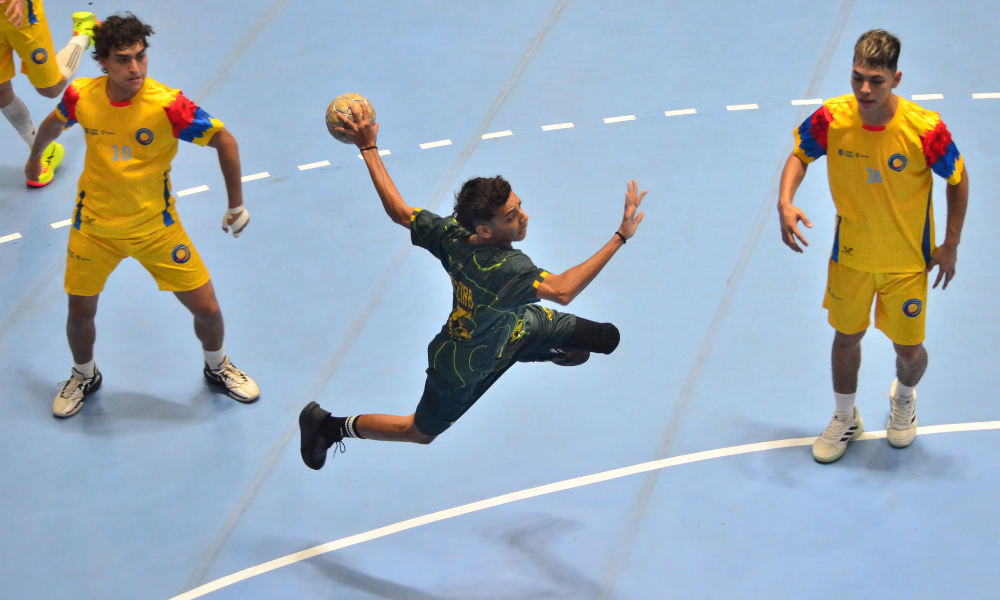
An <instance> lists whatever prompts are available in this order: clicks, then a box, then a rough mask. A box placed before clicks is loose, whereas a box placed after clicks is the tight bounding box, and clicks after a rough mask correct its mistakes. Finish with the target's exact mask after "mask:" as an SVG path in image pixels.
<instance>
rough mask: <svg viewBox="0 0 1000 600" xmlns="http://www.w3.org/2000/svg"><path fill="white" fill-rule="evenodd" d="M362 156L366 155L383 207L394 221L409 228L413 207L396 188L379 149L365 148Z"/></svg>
mask: <svg viewBox="0 0 1000 600" xmlns="http://www.w3.org/2000/svg"><path fill="white" fill-rule="evenodd" d="M361 156H362V157H364V159H365V164H366V165H368V174H369V175H371V178H372V184H373V185H374V186H375V191H376V192H378V197H379V199H380V200H382V208H384V209H385V213H386V214H387V215H389V218H390V219H392V220H393V222H395V223H398V224H400V225H402V226H403V227H406V228H409V227H410V215H411V214H413V209H412V208H410V207H409V206H407V205H406V202H403V196H401V195H400V193H399V190H397V189H396V184H394V183H393V182H392V177H389V172H388V171H387V170H386V169H385V165H384V164H383V163H382V157H381V156H379V155H378V149H376V148H372V149H371V150H365V151H364V152H362V153H361Z"/></svg>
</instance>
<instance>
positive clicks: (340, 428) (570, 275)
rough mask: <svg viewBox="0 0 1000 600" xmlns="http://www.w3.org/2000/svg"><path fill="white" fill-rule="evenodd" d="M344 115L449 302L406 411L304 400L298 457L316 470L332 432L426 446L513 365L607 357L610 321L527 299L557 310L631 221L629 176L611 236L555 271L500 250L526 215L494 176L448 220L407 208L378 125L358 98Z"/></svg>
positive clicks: (520, 229) (638, 198)
mask: <svg viewBox="0 0 1000 600" xmlns="http://www.w3.org/2000/svg"><path fill="white" fill-rule="evenodd" d="M350 110H351V114H352V115H353V119H354V122H351V121H346V122H345V123H344V127H343V129H342V130H339V131H343V132H345V133H346V134H348V135H349V136H350V137H351V139H352V140H353V141H354V143H355V144H357V146H358V148H359V149H360V150H361V154H362V156H363V157H364V159H365V164H367V165H368V172H369V174H370V175H371V179H372V183H374V184H375V190H376V191H377V192H378V195H379V198H381V200H382V207H383V208H384V209H385V212H386V213H387V214H388V215H389V218H390V219H392V221H393V222H394V223H396V224H397V225H401V226H403V227H405V228H407V229H409V230H410V240H411V241H412V242H413V244H414V245H416V246H420V247H421V248H424V249H426V250H428V251H429V252H430V253H431V254H433V255H434V256H435V258H437V259H439V260H440V261H441V266H442V267H444V269H445V271H447V273H448V275H450V276H451V282H452V289H453V291H454V300H453V302H452V313H451V317H450V318H449V319H448V322H447V323H446V324H445V325H444V327H443V328H442V329H441V332H440V333H438V334H437V336H436V337H435V338H434V340H433V341H432V342H431V343H430V346H429V347H428V349H427V352H428V362H429V366H428V369H427V380H426V383H425V384H424V393H423V396H422V397H421V398H420V402H419V403H418V404H417V409H416V412H415V413H414V414H411V415H408V416H395V415H377V414H364V415H358V416H352V417H334V416H331V415H330V413H329V412H327V411H325V410H323V409H322V408H321V407H320V406H319V405H318V404H317V403H315V402H310V403H309V404H308V405H306V407H305V408H303V409H302V412H301V413H300V415H299V427H300V431H301V451H302V460H303V461H304V462H305V463H306V465H307V466H308V467H310V468H312V469H320V468H322V467H323V464H324V463H325V462H326V457H327V450H328V449H329V448H330V447H331V446H333V445H334V444H337V448H338V449H340V450H343V446H342V445H341V444H342V440H343V439H344V438H366V439H371V440H382V441H397V442H414V443H417V444H429V443H431V442H432V441H433V440H434V438H436V437H437V436H438V435H440V434H441V433H443V432H444V431H445V430H447V429H448V428H449V427H451V426H452V425H453V424H454V423H455V421H457V420H458V419H459V418H460V417H461V416H462V415H463V414H465V412H466V411H467V410H469V409H470V408H471V407H472V405H473V404H474V403H475V402H476V401H477V400H479V398H480V397H482V395H483V394H485V393H486V391H487V390H489V388H490V386H492V385H493V384H494V383H496V381H497V379H499V378H500V376H502V375H503V374H504V373H505V372H506V371H507V369H509V368H510V367H511V366H512V365H513V364H514V363H515V362H552V363H555V364H557V365H561V366H575V365H579V364H582V363H583V362H585V361H586V360H587V359H588V358H590V353H591V352H599V353H601V354H611V353H612V352H614V350H615V348H617V347H618V342H619V339H620V338H619V333H618V329H617V328H616V327H615V326H614V325H612V324H610V323H595V322H593V321H588V320H587V319H583V318H579V317H576V316H574V315H571V314H566V313H560V312H556V311H554V310H549V309H548V308H545V307H542V306H538V305H537V304H535V303H536V302H538V301H539V300H540V299H541V300H549V301H552V302H556V303H558V304H561V305H566V304H569V303H570V302H571V301H572V300H573V299H574V298H576V296H577V295H578V294H579V293H580V292H582V291H583V290H584V288H586V287H587V285H589V284H590V282H591V281H593V280H594V278H595V277H597V274H598V273H600V272H601V269H603V268H604V265H606V264H607V263H608V261H610V260H611V257H612V256H614V254H615V253H616V252H617V251H618V250H619V249H620V248H621V247H622V246H624V245H625V242H626V240H629V239H631V237H632V236H633V235H634V234H635V230H636V227H638V225H639V222H640V221H642V216H643V215H642V213H638V214H636V210H637V209H638V208H639V203H640V202H642V199H643V197H644V196H645V195H646V192H645V191H643V192H642V193H639V192H638V186H637V185H636V183H635V181H632V182H631V183H629V184H628V193H627V194H626V196H625V215H624V217H623V219H622V222H621V225H620V227H619V228H618V230H617V231H615V233H614V234H613V235H612V236H611V240H610V241H608V243H606V244H605V245H604V247H603V248H601V249H600V250H599V251H598V252H597V253H596V254H595V255H594V256H592V257H591V258H589V259H588V260H587V261H585V262H584V263H582V264H580V265H578V266H576V267H573V268H572V269H569V270H568V271H566V272H564V273H561V274H558V275H557V274H553V273H549V272H547V271H544V270H543V269H540V268H538V267H536V266H535V265H534V263H532V261H531V259H530V258H528V257H527V256H526V255H525V254H523V253H522V252H521V251H520V250H515V249H514V248H513V247H512V244H513V243H514V242H520V241H522V240H524V238H525V235H527V231H528V215H526V214H525V213H524V210H523V209H522V207H521V199H520V198H519V197H518V196H517V194H515V193H514V192H513V190H512V189H511V186H510V184H509V183H508V182H507V181H506V180H505V179H504V178H503V177H500V176H497V177H491V178H482V177H477V178H474V179H470V180H469V181H467V182H465V184H464V185H463V186H462V189H461V190H460V191H459V192H458V194H457V196H456V199H455V213H454V216H453V217H439V216H438V215H435V214H434V213H432V212H430V211H426V210H421V209H419V208H411V207H409V206H407V204H406V203H405V202H404V201H403V198H402V196H401V195H400V194H399V192H398V191H397V190H396V186H395V185H394V184H393V182H392V179H391V178H390V177H389V173H388V172H387V171H386V168H385V165H384V164H383V163H382V158H381V157H380V156H379V154H378V148H377V147H376V145H375V144H376V141H377V136H378V127H379V126H378V125H377V124H375V125H373V124H372V123H371V121H370V120H369V118H368V108H367V105H366V103H363V104H362V106H361V110H360V111H359V110H358V107H357V106H356V105H354V104H352V105H350ZM355 123H356V124H355Z"/></svg>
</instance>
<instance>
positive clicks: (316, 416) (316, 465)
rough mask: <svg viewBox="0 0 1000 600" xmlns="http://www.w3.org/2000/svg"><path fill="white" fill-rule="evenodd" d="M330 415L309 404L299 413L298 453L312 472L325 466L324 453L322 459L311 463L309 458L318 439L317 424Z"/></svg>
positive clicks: (311, 403) (316, 405)
mask: <svg viewBox="0 0 1000 600" xmlns="http://www.w3.org/2000/svg"><path fill="white" fill-rule="evenodd" d="M329 414H330V413H328V412H326V411H325V410H323V408H322V407H320V405H319V404H316V403H315V402H310V403H309V404H306V407H305V408H303V409H302V412H300V413H299V436H300V437H301V444H300V451H301V453H302V462H304V463H305V464H306V466H307V467H309V468H310V469H312V470H314V471H319V470H320V469H322V468H323V465H325V464H326V453H325V452H324V453H323V459H322V460H318V461H316V462H313V461H312V460H311V459H310V457H311V456H312V455H313V451H314V450H315V449H316V442H317V440H318V438H319V424H320V423H322V422H323V419H325V418H326V417H327V416H328V415H329Z"/></svg>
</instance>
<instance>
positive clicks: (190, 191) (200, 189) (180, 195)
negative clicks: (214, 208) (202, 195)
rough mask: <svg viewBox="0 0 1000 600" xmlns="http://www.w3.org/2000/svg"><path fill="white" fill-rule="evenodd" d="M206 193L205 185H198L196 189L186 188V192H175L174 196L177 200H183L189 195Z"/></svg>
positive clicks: (206, 187)
mask: <svg viewBox="0 0 1000 600" xmlns="http://www.w3.org/2000/svg"><path fill="white" fill-rule="evenodd" d="M207 191H208V186H207V185H199V186H198V187H193V188H188V189H186V190H181V191H179V192H175V193H174V195H175V196H177V197H178V198H183V197H184V196H190V195H191V194H197V193H199V192H207Z"/></svg>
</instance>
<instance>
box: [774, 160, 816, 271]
mask: <svg viewBox="0 0 1000 600" xmlns="http://www.w3.org/2000/svg"><path fill="white" fill-rule="evenodd" d="M808 168H809V165H807V164H806V163H804V162H802V159H800V158H799V157H798V156H795V154H794V153H792V155H791V156H789V157H788V161H787V162H786V163H785V169H784V170H783V171H782V172H781V191H780V192H779V194H778V220H779V221H780V224H781V241H783V242H785V245H786V246H788V247H789V248H791V249H792V250H795V251H796V252H802V251H803V250H802V248H800V247H799V245H798V243H796V241H795V238H798V239H799V241H801V242H802V244H803V245H805V246H808V245H809V242H807V241H806V238H804V237H802V233H801V232H800V231H799V221H802V222H803V223H805V225H806V227H812V226H813V224H812V223H810V222H809V219H807V218H806V214H805V213H804V212H802V211H801V210H799V208H798V207H797V206H795V205H793V204H792V201H793V200H795V192H796V191H798V189H799V184H801V183H802V179H803V178H804V177H805V176H806V169H808Z"/></svg>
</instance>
